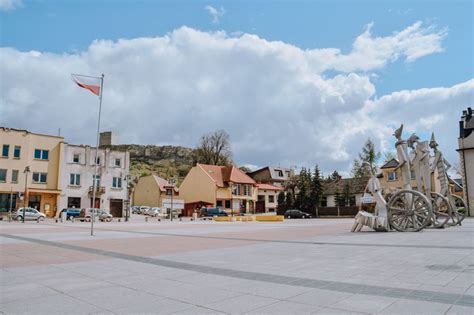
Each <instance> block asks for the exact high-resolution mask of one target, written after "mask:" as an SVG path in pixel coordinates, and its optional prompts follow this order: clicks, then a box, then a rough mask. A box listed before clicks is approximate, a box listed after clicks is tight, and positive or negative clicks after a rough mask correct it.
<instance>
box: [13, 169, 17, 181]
mask: <svg viewBox="0 0 474 315" xmlns="http://www.w3.org/2000/svg"><path fill="white" fill-rule="evenodd" d="M12 183H18V170H12Z"/></svg>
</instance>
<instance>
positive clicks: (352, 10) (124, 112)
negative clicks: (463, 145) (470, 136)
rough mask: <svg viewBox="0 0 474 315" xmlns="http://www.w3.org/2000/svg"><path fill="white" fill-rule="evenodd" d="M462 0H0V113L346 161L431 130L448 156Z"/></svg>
mask: <svg viewBox="0 0 474 315" xmlns="http://www.w3.org/2000/svg"><path fill="white" fill-rule="evenodd" d="M473 9H474V8H473V2H472V1H456V0H454V1H425V0H423V1H375V0H374V1H343V0H335V1H151V0H148V1H143V0H142V1H131V0H118V1H112V0H107V1H105V0H104V1H87V0H86V1H75V0H71V1H66V0H63V1H54V0H51V1H46V0H42V1H40V0H37V1H27V0H22V1H19V0H0V46H1V48H0V71H1V73H0V88H1V95H0V125H1V126H7V127H13V128H22V129H28V130H31V131H33V132H39V133H50V134H57V132H58V129H59V128H60V129H61V135H62V136H64V137H65V139H66V141H68V142H70V143H84V144H94V141H95V125H96V121H97V110H98V106H97V105H98V100H97V97H96V96H94V95H93V94H92V93H89V92H88V91H86V90H82V89H80V88H78V87H77V86H75V85H74V84H73V83H72V82H71V80H70V73H81V74H86V75H100V74H102V73H103V74H104V75H105V79H104V93H103V112H102V114H103V115H102V124H101V129H102V130H111V131H114V132H116V133H117V134H118V139H119V142H120V143H139V144H158V145H163V144H172V145H183V146H189V147H194V146H196V144H197V143H198V141H199V137H200V136H201V135H202V134H204V133H207V132H211V131H214V130H217V129H224V130H226V131H227V132H228V133H229V134H230V138H231V143H232V151H233V154H234V161H235V162H236V164H238V165H247V166H253V167H259V166H265V165H281V166H292V167H293V166H298V167H301V166H305V167H311V168H313V167H314V165H315V164H318V165H319V166H320V168H321V169H322V170H323V171H324V172H325V173H330V172H332V171H333V170H338V171H340V172H341V173H343V174H347V175H348V174H349V172H350V169H351V163H352V161H353V159H354V158H355V157H356V156H357V154H358V152H360V149H361V146H362V145H363V143H364V142H365V141H366V140H367V139H368V138H371V139H372V140H373V141H374V142H375V144H376V147H377V149H378V150H380V151H381V152H388V151H391V150H393V149H394V148H393V144H394V138H393V136H392V133H393V130H394V129H396V128H397V127H398V126H399V125H400V124H401V123H404V124H405V134H404V137H408V136H409V135H410V134H411V133H412V132H416V133H417V134H418V135H419V136H420V137H421V138H422V139H423V140H428V137H429V136H430V134H431V132H434V133H435V135H436V138H437V140H438V142H439V144H440V148H441V149H442V150H443V151H444V153H445V155H446V156H447V158H448V159H449V160H450V161H451V164H454V165H455V164H456V163H458V155H457V153H456V151H455V149H456V146H457V135H458V132H459V131H458V128H459V127H458V121H459V118H460V116H461V113H462V110H464V109H466V108H467V107H468V106H473V103H474V102H473V101H474V79H473V73H474V57H473V56H474V54H473V53H474V49H473V46H474V41H473V38H474V34H473V29H474V23H473V19H474V17H473V15H474V14H473V12H474V10H473Z"/></svg>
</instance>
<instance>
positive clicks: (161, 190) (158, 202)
mask: <svg viewBox="0 0 474 315" xmlns="http://www.w3.org/2000/svg"><path fill="white" fill-rule="evenodd" d="M171 187H174V189H173V198H176V199H177V197H178V189H177V188H176V187H175V186H173V185H171V184H170V183H169V182H168V181H167V180H166V179H163V178H161V177H159V176H156V175H149V176H144V177H141V178H140V179H139V180H138V183H137V184H136V185H135V188H134V190H133V205H134V206H149V207H163V201H164V200H166V199H169V198H170V197H171Z"/></svg>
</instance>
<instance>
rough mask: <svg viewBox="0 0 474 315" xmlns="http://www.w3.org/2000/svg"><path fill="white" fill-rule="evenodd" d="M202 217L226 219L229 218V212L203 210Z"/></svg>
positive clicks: (215, 209) (210, 209)
mask: <svg viewBox="0 0 474 315" xmlns="http://www.w3.org/2000/svg"><path fill="white" fill-rule="evenodd" d="M200 216H201V217H204V218H205V217H215V216H217V217H226V216H228V214H227V212H225V211H224V210H222V209H221V208H201V215H200Z"/></svg>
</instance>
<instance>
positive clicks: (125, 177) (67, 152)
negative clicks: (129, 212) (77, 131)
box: [59, 143, 130, 217]
mask: <svg viewBox="0 0 474 315" xmlns="http://www.w3.org/2000/svg"><path fill="white" fill-rule="evenodd" d="M63 152H64V153H63V155H62V158H61V164H62V169H63V172H62V175H61V187H62V192H61V196H60V202H59V208H60V209H64V208H88V207H91V206H92V205H93V206H94V207H95V208H101V209H105V210H106V211H108V212H110V214H112V215H113V216H114V217H122V216H124V209H125V204H126V201H128V200H129V196H128V187H127V186H128V181H129V167H130V154H129V152H127V151H117V150H110V149H109V148H106V149H101V148H100V149H99V152H98V159H97V161H95V154H96V149H95V148H94V147H90V146H87V145H72V144H68V143H65V144H64V150H63ZM96 164H97V177H96V187H97V188H96V199H95V202H93V200H92V199H93V180H94V170H95V167H96Z"/></svg>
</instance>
